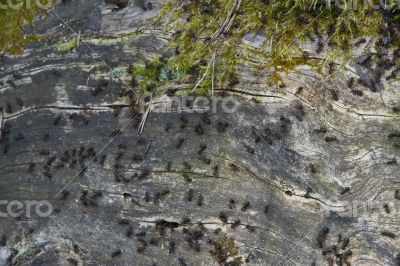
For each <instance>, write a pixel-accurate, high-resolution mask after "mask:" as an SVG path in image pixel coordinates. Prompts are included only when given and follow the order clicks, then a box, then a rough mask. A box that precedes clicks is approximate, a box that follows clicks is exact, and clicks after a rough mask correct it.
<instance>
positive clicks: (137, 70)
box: [132, 57, 185, 91]
mask: <svg viewBox="0 0 400 266" xmlns="http://www.w3.org/2000/svg"><path fill="white" fill-rule="evenodd" d="M184 74H185V73H184V72H183V71H180V70H178V69H177V68H175V67H174V66H173V65H171V64H170V63H169V62H167V61H165V60H160V58H159V57H156V58H154V59H153V60H151V61H150V62H147V63H146V64H144V65H139V64H136V65H133V66H132V75H133V77H135V78H136V79H138V82H139V84H138V85H139V88H140V89H141V90H142V91H150V90H152V89H153V87H154V86H156V85H159V84H160V83H164V82H167V81H173V80H175V81H176V80H179V79H181V78H182V77H183V76H184Z"/></svg>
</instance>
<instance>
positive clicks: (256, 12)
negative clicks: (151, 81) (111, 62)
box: [158, 0, 400, 90]
mask: <svg viewBox="0 0 400 266" xmlns="http://www.w3.org/2000/svg"><path fill="white" fill-rule="evenodd" d="M355 1H356V0H355ZM330 2H331V1H326V0H214V1H211V0H197V1H181V0H171V1H170V2H169V3H167V4H166V5H165V6H164V8H163V9H162V12H161V14H160V16H159V18H158V19H161V18H165V19H166V20H167V23H165V25H166V26H165V30H166V31H168V32H171V31H174V32H175V33H174V34H173V35H172V42H171V47H172V48H173V49H175V51H176V55H175V56H173V57H172V58H171V62H170V63H171V65H172V66H173V67H175V68H176V69H179V71H182V72H185V73H188V72H190V73H192V74H193V73H195V75H196V76H197V77H198V78H200V77H202V76H203V74H204V73H205V71H206V69H207V65H208V64H209V61H210V59H211V58H212V55H213V53H214V52H215V53H216V61H215V64H216V65H215V84H216V86H217V87H219V88H224V87H226V86H228V85H234V84H236V83H237V82H238V81H237V72H238V67H240V66H243V65H244V62H245V61H246V63H247V64H248V63H250V64H251V66H252V67H254V68H256V69H257V70H261V69H264V68H265V67H267V66H268V67H270V68H271V69H272V71H269V72H268V75H269V76H268V78H270V79H271V80H273V81H274V82H275V83H276V84H277V85H279V84H280V82H281V77H282V74H285V73H287V71H288V70H291V69H293V68H295V67H296V66H298V65H301V64H308V65H311V66H313V67H315V68H316V70H320V69H321V68H322V67H325V66H328V65H329V64H330V63H331V62H332V61H334V60H336V59H341V60H342V61H343V62H345V61H347V60H348V59H350V58H351V57H352V47H353V45H354V43H355V42H356V41H357V39H358V38H361V37H366V36H368V37H371V38H372V39H373V40H374V41H376V42H379V39H380V34H381V33H382V30H383V29H382V28H384V27H389V26H388V23H392V24H393V23H397V25H398V23H399V21H400V15H399V14H400V12H399V10H398V5H394V6H393V7H392V8H391V9H390V10H386V11H384V10H382V9H375V8H373V7H372V5H371V6H369V7H366V6H364V5H363V2H364V1H358V8H357V9H353V8H351V7H350V6H347V5H343V6H340V7H336V6H334V5H333V4H332V5H329V6H327V3H328V4H329V3H330ZM343 2H348V1H341V3H343ZM374 2H376V3H377V2H378V1H374ZM386 2H388V3H389V2H390V1H386ZM392 3H397V4H400V3H399V1H398V0H394V2H393V1H392ZM246 33H253V34H254V35H256V34H263V35H264V36H265V41H263V43H262V45H261V47H258V48H255V47H252V46H250V45H248V44H247V43H246V42H244V41H243V37H244V35H245V34H246ZM305 42H308V43H311V44H312V46H313V47H315V51H316V52H317V54H320V55H321V56H320V57H322V58H323V60H322V62H323V63H322V64H321V63H318V64H317V63H315V62H310V61H311V59H309V58H308V55H307V53H306V52H304V51H303V49H302V48H301V47H302V45H301V44H304V43H305ZM396 43H397V44H398V43H399V42H398V40H393V41H392V43H391V45H394V44H396ZM327 48H329V49H327ZM325 51H328V52H326V53H325ZM246 59H249V60H246ZM210 84H211V71H209V72H208V73H207V78H205V79H204V80H203V82H202V83H201V85H200V86H199V87H200V88H201V89H203V90H204V89H205V90H207V89H209V88H210V86H211V85H210Z"/></svg>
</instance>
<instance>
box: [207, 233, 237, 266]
mask: <svg viewBox="0 0 400 266" xmlns="http://www.w3.org/2000/svg"><path fill="white" fill-rule="evenodd" d="M210 253H211V256H212V257H213V259H214V260H215V261H216V262H217V263H219V264H221V265H241V264H242V263H243V258H242V257H241V256H239V247H238V246H236V244H235V241H234V240H233V239H232V238H228V237H224V238H221V239H220V240H219V241H216V242H215V243H214V248H213V249H212V250H210ZM228 261H229V262H228Z"/></svg>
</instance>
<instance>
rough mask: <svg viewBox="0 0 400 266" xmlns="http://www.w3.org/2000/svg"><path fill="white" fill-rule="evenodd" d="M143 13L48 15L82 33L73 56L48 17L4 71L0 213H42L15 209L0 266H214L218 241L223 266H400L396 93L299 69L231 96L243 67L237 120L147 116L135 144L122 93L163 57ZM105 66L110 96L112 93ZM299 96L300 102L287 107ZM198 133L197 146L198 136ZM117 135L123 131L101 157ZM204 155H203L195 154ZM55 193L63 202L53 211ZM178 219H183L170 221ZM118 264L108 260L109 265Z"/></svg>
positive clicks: (90, 8) (6, 226)
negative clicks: (137, 70)
mask: <svg viewBox="0 0 400 266" xmlns="http://www.w3.org/2000/svg"><path fill="white" fill-rule="evenodd" d="M152 6H153V8H152V9H151V10H146V11H144V10H143V8H142V7H141V4H139V3H136V2H132V1H131V3H129V5H128V7H126V8H123V9H120V8H118V7H116V6H113V5H106V4H104V3H103V2H100V1H94V0H87V1H80V0H74V1H66V3H65V4H58V5H56V7H55V9H54V11H55V12H56V13H57V14H58V15H59V16H60V17H61V18H62V19H63V20H64V21H65V22H66V23H68V25H69V26H70V27H71V28H72V29H74V31H76V32H78V31H81V34H82V38H83V41H84V42H81V43H80V45H79V47H76V48H75V49H73V50H72V51H70V52H60V51H57V49H56V47H57V45H56V44H57V43H58V42H60V41H61V40H63V39H68V38H70V37H71V36H73V34H72V33H71V31H70V30H69V29H68V28H66V27H64V26H62V24H61V21H60V19H59V18H58V17H57V16H56V15H54V14H51V15H49V16H48V17H45V18H40V19H38V21H36V22H35V23H34V25H33V27H32V29H31V30H32V31H34V32H36V33H39V34H48V35H49V36H50V38H49V39H48V40H47V41H42V42H39V43H34V44H30V45H29V46H28V47H27V48H26V49H25V50H24V53H23V54H22V55H18V56H9V55H7V56H4V57H3V58H2V62H1V66H2V69H1V72H0V80H1V81H2V82H3V83H2V85H1V86H0V95H1V97H0V106H3V111H4V119H3V121H4V126H3V128H5V130H4V129H3V132H2V133H3V136H2V141H1V144H0V148H1V153H0V154H1V155H0V169H1V170H0V187H1V191H0V200H8V201H11V200H21V201H24V200H48V201H49V202H51V204H52V205H53V206H54V208H55V211H54V212H53V214H52V215H51V217H45V218H40V217H37V216H35V215H34V216H33V217H31V218H28V217H26V210H25V209H23V211H22V214H21V216H20V217H17V218H14V217H10V216H9V217H7V218H1V220H0V233H1V234H2V235H3V236H4V238H3V239H2V240H4V241H2V242H4V243H1V244H2V247H0V261H2V263H3V264H7V260H9V261H10V263H13V264H16V265H69V264H71V263H72V264H73V263H74V262H77V263H78V264H79V265H91V264H93V265H96V262H97V263H99V264H101V265H152V263H155V264H156V265H179V263H180V262H181V261H180V260H179V258H181V259H182V260H184V261H185V262H186V263H187V265H218V264H219V262H218V260H217V259H216V256H215V254H214V252H215V251H216V250H217V248H216V246H217V245H218V244H221V243H223V240H224V239H225V237H227V238H228V239H231V240H233V243H234V244H235V246H236V247H237V248H238V254H230V255H228V259H227V261H230V260H232V259H233V258H238V257H242V262H243V263H244V264H249V265H277V264H279V263H280V264H281V265H292V264H294V265H311V264H312V263H313V262H315V263H316V265H329V262H330V261H333V263H337V264H338V265H339V263H340V262H339V261H340V260H341V258H342V259H343V264H345V262H348V263H351V264H352V265H377V264H379V265H398V264H399V263H400V262H399V260H400V258H396V256H397V254H398V253H399V246H400V244H399V241H400V240H399V238H400V236H399V235H398V234H399V233H398V232H399V222H398V221H399V212H398V210H399V202H400V201H399V198H400V193H399V192H397V194H396V190H398V189H399V188H400V187H399V164H398V161H399V160H400V158H399V149H400V133H399V125H400V124H399V121H400V115H399V113H398V112H397V113H396V112H395V110H396V109H393V108H395V107H398V106H399V105H400V90H399V88H400V87H399V82H398V81H391V82H389V81H386V80H385V79H384V78H383V79H382V80H384V81H385V82H383V81H382V86H383V87H384V90H382V92H381V93H379V92H372V91H371V90H369V89H368V88H366V87H363V86H362V85H360V84H358V83H357V84H356V85H355V86H356V88H357V89H359V90H361V91H362V92H363V96H357V95H354V94H353V93H352V92H351V90H350V89H349V88H348V87H347V86H346V82H347V81H348V80H349V79H350V77H356V78H357V74H356V73H358V71H357V68H355V67H352V66H351V65H350V64H349V65H347V67H346V69H344V70H343V71H340V72H339V73H338V74H335V75H333V76H331V77H330V78H328V79H325V78H323V77H322V76H321V75H319V74H317V73H316V72H315V71H313V70H312V69H310V68H308V67H306V66H304V67H302V68H299V69H297V70H295V71H291V72H290V73H289V74H288V76H286V77H285V83H286V87H284V88H281V89H280V90H279V91H277V92H276V91H271V90H269V89H267V90H266V89H265V87H266V84H265V83H264V79H263V75H262V76H261V77H260V78H259V79H257V81H256V82H255V84H253V85H252V86H251V87H250V88H249V89H248V90H247V91H246V92H245V93H243V94H240V91H241V90H242V88H243V87H244V86H245V85H246V84H249V82H250V81H251V80H253V79H254V78H255V77H256V75H257V72H256V71H253V70H251V69H250V68H245V69H243V70H242V71H241V73H242V74H241V76H240V80H241V84H240V85H238V86H236V87H234V88H230V89H229V90H228V92H227V93H228V95H232V96H233V97H234V98H235V99H236V100H237V102H238V103H239V105H238V109H237V110H236V111H235V112H234V113H227V112H224V111H223V110H221V108H220V107H219V108H218V110H217V111H216V112H208V114H207V117H208V119H209V120H210V123H207V121H205V120H206V119H204V114H201V113H198V112H192V113H184V114H181V113H174V112H172V113H157V112H151V113H150V115H149V116H148V119H147V121H146V123H145V127H144V131H143V133H142V134H140V135H139V134H138V133H137V127H136V128H135V127H134V125H136V126H137V125H138V123H139V122H140V119H139V118H136V119H134V121H133V122H132V123H129V124H128V122H129V121H130V120H131V117H132V112H131V110H130V108H129V105H130V101H129V99H128V98H127V97H121V93H122V92H123V91H124V88H125V87H126V86H125V84H123V83H126V84H130V82H131V78H130V76H129V74H128V73H127V70H128V66H129V64H131V63H135V62H138V61H140V60H144V59H149V58H153V57H154V56H156V55H163V54H167V53H168V52H167V50H168V49H167V47H166V45H167V42H168V36H166V34H165V33H163V32H162V30H161V29H160V27H159V26H156V25H154V24H153V23H152V18H153V17H154V16H155V15H156V14H157V13H158V12H159V8H160V6H161V1H152ZM112 9H115V10H114V11H112ZM85 43H86V44H87V45H88V46H90V48H88V46H86V44H85ZM91 49H92V50H93V51H94V52H96V53H97V54H98V56H99V57H101V58H102V59H99V57H98V56H96V55H95V54H94V53H93V51H92V50H91ZM309 50H310V53H311V55H310V56H312V57H318V55H316V54H315V53H313V51H312V47H310V49H309ZM360 54H361V51H360ZM105 62H106V64H107V65H108V66H109V67H111V68H112V69H114V70H117V71H120V73H121V74H122V76H121V78H122V81H123V82H122V81H121V80H118V79H116V78H113V79H112V81H111V83H110V78H109V77H110V69H109V68H108V66H107V65H106V64H105ZM389 73H390V71H387V72H386V73H385V75H388V74H389ZM243 84H244V85H243ZM299 86H303V88H304V89H303V91H302V92H301V93H297V94H296V91H297V90H298V87H299ZM96 88H97V90H96ZM332 89H334V90H335V91H336V92H337V94H338V100H337V101H335V100H334V99H333V98H335V97H333V96H332V91H331V90H332ZM217 93H220V91H217ZM94 95H96V96H94ZM17 98H19V99H21V100H22V101H23V104H22V106H21V103H20V102H19V100H17ZM160 99H161V98H160V96H159V95H157V96H156V97H155V98H154V103H155V106H157V105H158V104H160ZM8 103H9V105H11V109H12V110H9V108H8ZM18 103H19V104H18ZM116 110H120V112H119V114H118V112H117V111H116ZM9 111H11V112H9ZM74 114H75V115H74ZM182 117H184V118H182ZM86 119H87V120H86ZM185 120H187V122H185ZM220 122H222V123H227V126H226V128H225V131H223V130H221V127H219V126H218V125H219V123H220ZM127 124H128V126H127V127H126V128H124V126H125V125H127ZM197 124H200V125H201V127H202V129H203V130H204V134H202V135H199V134H197V133H196V132H195V128H196V126H197ZM166 127H168V128H169V130H166ZM118 129H120V130H122V131H123V132H122V133H121V134H119V135H118V136H117V137H116V138H115V140H114V141H112V142H111V143H110V144H109V145H108V146H107V147H106V148H104V149H103V147H104V146H105V145H106V144H107V143H108V142H109V141H110V140H111V139H112V138H113V137H114V136H115V134H116V130H118ZM218 129H220V130H218ZM321 129H326V132H325V131H324V130H321ZM258 134H260V135H261V136H262V138H260V137H259V136H258ZM180 138H182V139H184V141H183V143H182V145H180V146H179V145H177V143H178V142H179V139H180ZM269 141H271V142H270V143H268V142H269ZM202 143H205V144H206V145H207V148H206V149H205V150H204V152H203V153H202V154H201V155H199V152H198V151H199V148H200V145H201V144H202ZM120 144H122V145H123V146H124V147H122V146H120V147H119V145H120ZM177 146H179V147H177ZM81 147H83V148H84V151H83V152H82V154H81V155H79V150H80V148H81ZM90 148H93V152H90V151H91V149H90ZM74 150H75V152H76V155H75V156H72V155H71V154H73V153H74ZM66 152H67V154H66ZM93 153H94V154H96V155H97V157H96V159H95V160H94V161H93V162H91V163H90V164H89V165H88V167H87V168H86V170H85V171H84V172H83V174H81V175H77V173H78V172H79V169H80V166H79V163H80V162H79V160H80V159H82V157H85V155H87V156H86V158H85V159H82V162H84V165H86V164H88V163H89V162H90V160H91V158H92V156H93ZM68 154H70V155H71V157H69V156H68ZM121 154H123V155H122V157H121V158H120V159H119V160H118V158H117V157H119V156H121ZM103 155H106V159H105V161H104V164H101V158H102V156H103ZM53 156H55V158H56V159H55V160H54V162H52V163H51V166H50V167H49V169H46V164H47V163H48V161H49V159H51V157H53ZM141 157H142V158H141ZM74 158H75V159H76V160H77V162H76V163H75V164H74V163H73V160H74ZM205 158H206V159H209V160H210V162H209V164H208V162H207V160H205ZM141 159H143V160H141ZM396 160H397V161H396ZM169 164H170V167H168V165H169ZM188 164H189V165H190V167H188V166H189V165H188ZM116 174H117V176H118V177H117V179H118V178H119V179H121V180H120V181H119V182H117V181H116V177H115V175H116ZM46 175H47V176H46ZM50 175H51V177H49V176H50ZM188 179H191V182H189V181H188ZM65 186H66V187H65ZM64 187H65V190H64V191H68V195H66V194H64V193H61V194H58V196H57V197H56V198H54V196H55V195H56V194H57V193H58V192H59V191H60V190H61V189H62V188H64ZM310 188H312V189H310ZM167 190H168V191H169V193H166V191H167ZM190 190H192V191H193V199H192V200H191V201H190V198H188V197H189V196H188V193H189V194H190V192H189V191H190ZM83 191H87V195H85V194H82V193H84V192H83ZM96 192H101V195H97V196H96ZM158 195H159V196H158ZM199 197H200V201H201V197H203V201H204V202H203V203H202V204H199ZM231 200H234V202H235V204H232V203H231V204H230V201H231ZM246 202H248V203H249V204H250V205H249V207H248V208H245V207H243V206H244V205H245V203H246ZM385 204H387V205H388V206H387V207H385V206H386V205H385ZM199 205H201V206H199ZM365 205H367V206H368V207H366V206H365ZM4 207H5V205H2V206H1V208H2V211H3V212H4V211H5V210H4ZM266 208H267V210H268V211H266ZM367 208H368V209H367ZM221 213H224V214H225V215H226V217H227V220H226V221H224V217H222V215H221ZM185 218H189V219H190V221H187V222H186V223H182V221H183V220H184V219H185ZM121 219H126V220H128V221H129V225H127V224H120V223H121V221H120V220H121ZM162 220H165V221H168V222H174V223H177V224H174V223H161V222H160V221H162ZM235 220H240V225H238V226H236V227H235V225H234V223H235ZM163 226H164V227H165V226H166V228H164V229H165V230H162V227H163ZM176 226H177V227H176ZM130 227H131V228H132V230H133V231H132V232H133V233H132V235H131V236H127V230H129V228H130ZM170 227H176V228H173V229H172V228H170ZM324 228H328V229H329V232H327V233H326V234H324V232H326V231H324V230H326V229H324ZM216 229H221V232H219V233H218V231H217V232H216ZM67 232H68V233H67ZM141 232H145V235H143V234H142V235H141V234H140V233H141ZM194 232H197V234H199V236H198V237H197V238H196V236H193V234H194ZM199 232H201V234H200V233H199ZM190 233H192V235H190ZM390 233H393V236H392V235H391V234H390ZM339 234H340V235H341V240H340V241H339V239H338V235H339ZM346 238H348V239H349V244H348V245H344V244H343V243H345V242H346V241H347V240H345V239H346ZM188 239H189V240H188ZM143 240H144V241H145V242H146V243H147V246H146V248H145V249H144V250H141V249H142V247H143V246H144V244H143ZM171 242H174V243H175V250H174V251H172V250H171V251H169V249H170V248H169V246H170V245H171V244H170V243H171ZM3 244H4V245H3ZM74 245H78V247H76V246H75V247H74ZM333 245H336V247H337V252H336V254H335V248H333V247H332V246H333ZM341 246H343V249H342V248H341ZM115 250H121V254H120V255H119V256H115V257H112V256H111V255H112V253H113V252H114V251H115ZM210 251H211V252H210ZM229 251H232V250H231V249H229ZM350 251H351V254H350ZM222 252H227V249H225V248H222ZM346 252H347V253H346ZM13 253H14V254H13ZM88 254H89V255H88ZM213 254H214V255H213ZM249 254H252V255H249ZM396 263H397V264H396Z"/></svg>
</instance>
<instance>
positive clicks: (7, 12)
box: [0, 0, 51, 54]
mask: <svg viewBox="0 0 400 266" xmlns="http://www.w3.org/2000/svg"><path fill="white" fill-rule="evenodd" d="M38 2H39V1H26V0H13V1H9V0H0V36H1V38H0V53H1V52H8V53H12V54H17V53H20V52H21V51H22V49H23V47H24V45H25V44H26V43H27V42H30V41H36V40H38V38H37V36H35V35H34V34H26V33H25V31H24V26H25V25H27V24H31V23H32V21H33V19H34V18H35V16H37V15H40V14H44V13H45V12H46V10H45V9H43V7H45V6H48V4H50V3H51V0H41V1H40V3H41V4H40V6H39V5H38ZM10 3H11V5H10Z"/></svg>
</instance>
